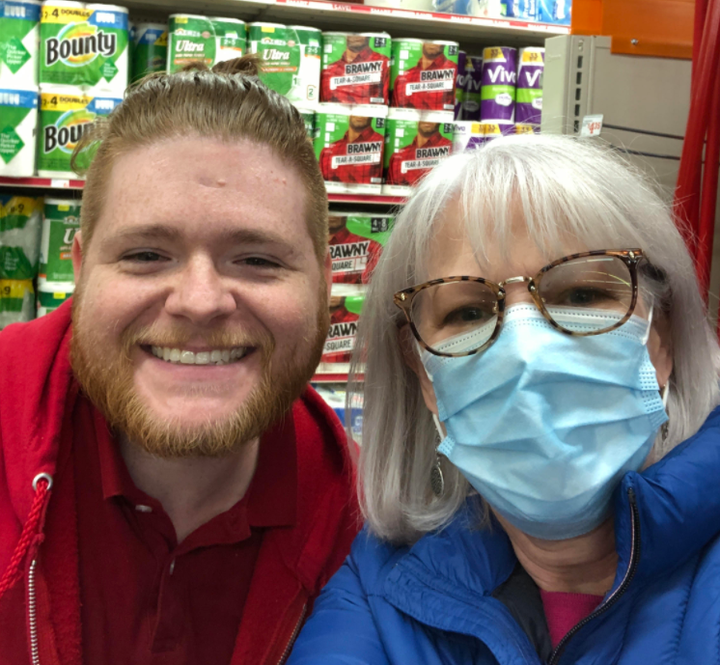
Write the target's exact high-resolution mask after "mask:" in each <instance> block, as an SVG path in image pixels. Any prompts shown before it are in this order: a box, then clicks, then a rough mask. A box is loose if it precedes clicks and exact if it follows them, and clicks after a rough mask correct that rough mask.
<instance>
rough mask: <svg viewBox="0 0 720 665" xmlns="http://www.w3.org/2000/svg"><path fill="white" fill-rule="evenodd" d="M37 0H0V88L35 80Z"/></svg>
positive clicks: (32, 83) (31, 83)
mask: <svg viewBox="0 0 720 665" xmlns="http://www.w3.org/2000/svg"><path fill="white" fill-rule="evenodd" d="M39 34H40V0H5V1H4V2H0V88H15V89H18V88H22V89H23V90H27V89H29V88H32V87H34V86H37V84H38V39H39Z"/></svg>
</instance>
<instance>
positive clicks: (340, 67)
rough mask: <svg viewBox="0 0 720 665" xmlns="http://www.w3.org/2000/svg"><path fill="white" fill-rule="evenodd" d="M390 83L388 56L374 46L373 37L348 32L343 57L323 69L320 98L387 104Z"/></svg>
mask: <svg viewBox="0 0 720 665" xmlns="http://www.w3.org/2000/svg"><path fill="white" fill-rule="evenodd" d="M374 39H384V38H381V37H378V38H374ZM389 84H390V60H389V59H388V57H387V56H384V55H383V54H382V53H378V52H377V51H374V50H373V49H371V48H370V37H363V36H362V35H348V36H347V48H346V49H345V51H344V52H343V54H342V56H341V57H340V59H339V60H338V61H336V62H334V63H332V64H331V65H330V66H329V67H327V68H326V69H324V70H323V72H322V80H321V83H320V85H321V92H320V99H322V101H324V102H337V103H339V104H387V98H388V87H389Z"/></svg>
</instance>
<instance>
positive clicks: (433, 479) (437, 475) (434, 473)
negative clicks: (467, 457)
mask: <svg viewBox="0 0 720 665" xmlns="http://www.w3.org/2000/svg"><path fill="white" fill-rule="evenodd" d="M415 344H416V345H417V349H418V354H419V356H420V358H422V354H423V351H424V349H423V348H422V346H420V344H418V342H417V340H415ZM420 366H421V367H422V369H423V371H424V372H425V375H426V376H427V378H428V379H429V380H430V383H433V377H432V374H430V372H428V371H427V369H426V368H425V365H424V364H423V363H422V362H421V363H420ZM432 418H433V423H435V429H436V430H437V433H438V437H439V440H438V446H439V445H440V443H441V442H442V440H443V439H444V438H445V434H444V433H443V431H442V425H441V424H440V418H438V416H437V413H433V414H432ZM430 487H431V488H432V491H433V494H434V495H435V496H436V497H437V498H438V499H439V498H441V497H442V496H443V494H445V478H444V477H443V472H442V467H441V466H440V453H439V452H438V451H437V446H436V447H435V464H433V467H432V469H431V470H430Z"/></svg>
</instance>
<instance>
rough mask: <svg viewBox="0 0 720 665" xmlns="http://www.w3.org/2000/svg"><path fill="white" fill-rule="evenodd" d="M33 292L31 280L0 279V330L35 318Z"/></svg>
mask: <svg viewBox="0 0 720 665" xmlns="http://www.w3.org/2000/svg"><path fill="white" fill-rule="evenodd" d="M34 302H35V290H34V289H33V281H32V280H31V279H22V280H19V279H0V330H2V329H3V328H4V327H5V326H9V325H10V324H11V323H20V322H22V321H31V320H32V319H33V318H34V317H35V307H34V304H33V303H34Z"/></svg>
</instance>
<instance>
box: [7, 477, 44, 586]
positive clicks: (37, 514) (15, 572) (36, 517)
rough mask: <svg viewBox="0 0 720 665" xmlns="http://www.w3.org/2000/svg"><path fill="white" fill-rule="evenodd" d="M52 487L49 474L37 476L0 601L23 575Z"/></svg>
mask: <svg viewBox="0 0 720 665" xmlns="http://www.w3.org/2000/svg"><path fill="white" fill-rule="evenodd" d="M51 487H52V476H51V475H50V474H47V473H41V474H38V475H37V476H35V479H34V480H33V489H34V490H35V498H34V499H33V502H32V506H31V507H30V512H29V513H28V517H27V520H26V521H25V526H23V530H22V533H21V534H20V540H19V541H18V544H17V546H16V547H15V551H14V552H13V555H12V558H11V559H10V564H9V565H8V567H7V570H6V571H5V574H4V575H3V576H2V579H0V599H2V597H3V596H4V595H5V593H6V592H7V591H8V590H9V589H10V588H11V587H13V586H14V585H15V584H16V583H17V581H18V580H19V579H20V578H21V577H22V575H23V570H22V566H23V562H24V561H25V558H26V556H27V553H28V551H29V550H30V546H31V545H32V542H33V539H34V538H35V536H36V534H37V531H38V527H39V525H40V520H41V519H42V514H43V507H44V505H45V501H46V499H47V498H48V496H49V494H50V488H51Z"/></svg>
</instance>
